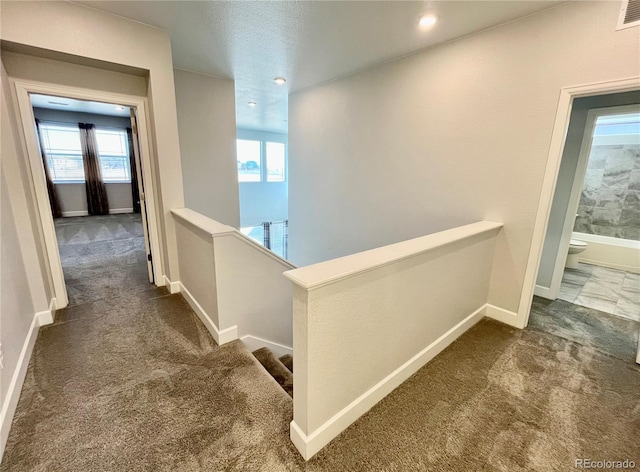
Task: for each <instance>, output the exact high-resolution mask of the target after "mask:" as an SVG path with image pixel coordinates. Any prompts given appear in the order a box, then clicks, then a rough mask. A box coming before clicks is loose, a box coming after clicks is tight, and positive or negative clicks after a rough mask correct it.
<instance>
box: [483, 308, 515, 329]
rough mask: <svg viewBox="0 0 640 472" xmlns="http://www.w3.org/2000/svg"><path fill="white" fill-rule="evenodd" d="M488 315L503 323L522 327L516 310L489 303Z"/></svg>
mask: <svg viewBox="0 0 640 472" xmlns="http://www.w3.org/2000/svg"><path fill="white" fill-rule="evenodd" d="M486 307H487V310H486V316H487V318H491V319H493V320H496V321H500V322H501V323H504V324H508V325H509V326H513V327H515V328H520V326H519V325H518V314H517V313H516V312H515V311H509V310H505V309H504V308H500V307H498V306H495V305H491V304H489V303H487V305H486Z"/></svg>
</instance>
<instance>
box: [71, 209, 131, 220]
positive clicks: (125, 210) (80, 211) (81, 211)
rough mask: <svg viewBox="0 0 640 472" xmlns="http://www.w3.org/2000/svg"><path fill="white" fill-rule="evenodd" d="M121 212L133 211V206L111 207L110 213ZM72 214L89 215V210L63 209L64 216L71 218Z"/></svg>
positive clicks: (116, 213)
mask: <svg viewBox="0 0 640 472" xmlns="http://www.w3.org/2000/svg"><path fill="white" fill-rule="evenodd" d="M120 213H133V208H110V209H109V214H110V215H118V214H120ZM71 216H89V212H88V211H87V210H73V211H63V212H62V217H63V218H69V217H71Z"/></svg>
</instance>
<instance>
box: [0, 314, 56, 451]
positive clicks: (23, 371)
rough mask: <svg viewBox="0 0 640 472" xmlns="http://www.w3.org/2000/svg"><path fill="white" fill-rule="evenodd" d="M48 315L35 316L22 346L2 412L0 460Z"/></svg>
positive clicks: (0, 420) (0, 415) (0, 417)
mask: <svg viewBox="0 0 640 472" xmlns="http://www.w3.org/2000/svg"><path fill="white" fill-rule="evenodd" d="M46 313H49V316H51V311H41V312H39V313H36V314H35V315H34V316H33V320H32V321H31V326H30V327H29V332H28V333H27V337H26V339H25V340H24V344H23V345H22V350H21V351H20V356H19V357H18V363H17V365H16V369H15V370H14V372H13V376H12V377H11V381H10V383H9V388H8V389H7V394H6V396H5V398H4V402H3V403H2V410H0V458H2V455H3V454H4V448H5V446H6V444H7V438H8V437H9V430H10V429H11V422H12V421H13V415H14V414H15V412H16V407H17V406H18V400H19V399H20V393H21V392H22V385H23V384H24V379H25V377H26V375H27V367H29V360H30V359H31V354H32V352H33V346H34V345H35V343H36V339H37V338H38V329H39V327H40V326H41V325H40V323H41V321H42V319H43V318H46V315H44V314H46ZM52 321H53V319H52Z"/></svg>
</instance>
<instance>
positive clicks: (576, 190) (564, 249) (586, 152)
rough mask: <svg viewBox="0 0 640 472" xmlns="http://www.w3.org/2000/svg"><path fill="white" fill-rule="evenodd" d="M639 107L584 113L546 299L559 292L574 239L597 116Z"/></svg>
mask: <svg viewBox="0 0 640 472" xmlns="http://www.w3.org/2000/svg"><path fill="white" fill-rule="evenodd" d="M639 110H640V106H639V105H624V106H618V107H603V108H593V109H591V110H589V112H588V113H587V120H586V122H585V126H584V131H583V136H582V141H581V143H580V150H579V154H578V161H577V164H576V170H575V172H574V177H573V181H572V182H571V191H570V192H569V200H568V202H567V211H566V213H565V215H564V223H563V225H562V232H561V235H560V241H559V243H558V251H557V252H556V260H555V262H554V268H553V273H552V275H551V284H550V286H549V289H550V297H548V298H551V299H553V300H555V299H556V298H558V294H559V293H560V285H562V277H563V276H564V269H565V266H566V263H567V254H568V253H569V245H570V242H571V240H572V239H574V235H573V228H574V226H575V221H576V214H577V212H578V207H579V205H580V197H581V196H582V190H583V188H584V180H585V177H586V175H587V167H588V164H589V156H590V155H591V148H592V146H593V133H594V132H595V128H596V123H597V120H598V117H600V116H602V115H614V114H616V115H617V114H625V113H637V112H638V111H639ZM569 119H570V118H569ZM569 126H570V123H567V128H568V127H569ZM563 154H564V147H563ZM560 165H562V163H560ZM554 193H555V189H554ZM545 238H546V234H545Z"/></svg>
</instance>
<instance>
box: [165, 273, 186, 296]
mask: <svg viewBox="0 0 640 472" xmlns="http://www.w3.org/2000/svg"><path fill="white" fill-rule="evenodd" d="M162 278H163V279H164V283H165V285H166V286H168V287H169V293H172V294H173V293H180V287H181V285H182V284H181V283H180V282H172V281H171V280H169V277H167V276H166V275H163V276H162Z"/></svg>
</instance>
